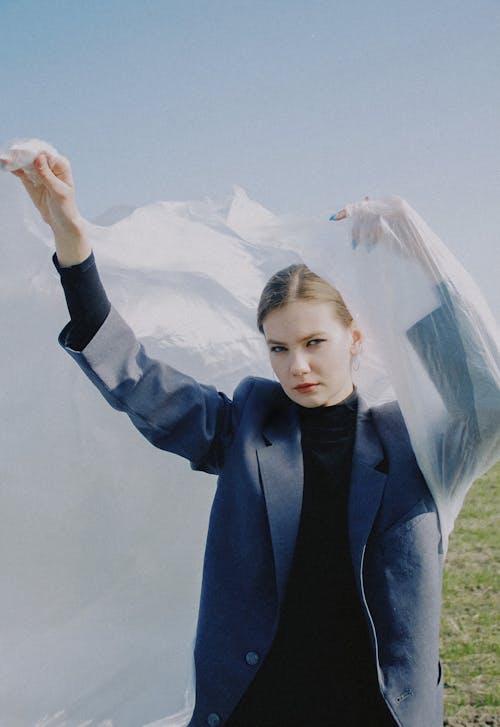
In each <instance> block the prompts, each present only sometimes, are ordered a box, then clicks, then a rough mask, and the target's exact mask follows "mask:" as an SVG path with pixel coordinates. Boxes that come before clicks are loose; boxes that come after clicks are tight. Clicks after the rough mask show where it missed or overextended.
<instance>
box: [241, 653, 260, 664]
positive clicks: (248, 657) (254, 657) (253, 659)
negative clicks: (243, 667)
mask: <svg viewBox="0 0 500 727" xmlns="http://www.w3.org/2000/svg"><path fill="white" fill-rule="evenodd" d="M245 661H246V663H247V664H248V666H256V665H257V664H258V663H259V661H260V656H259V655H258V654H257V652H256V651H249V652H248V653H247V654H245Z"/></svg>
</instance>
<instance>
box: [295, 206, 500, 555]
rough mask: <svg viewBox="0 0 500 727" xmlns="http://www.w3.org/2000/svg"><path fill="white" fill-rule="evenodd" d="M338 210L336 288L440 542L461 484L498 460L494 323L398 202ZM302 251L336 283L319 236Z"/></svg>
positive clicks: (446, 253) (499, 384) (498, 354)
mask: <svg viewBox="0 0 500 727" xmlns="http://www.w3.org/2000/svg"><path fill="white" fill-rule="evenodd" d="M346 212H347V216H348V220H349V222H350V225H349V227H350V231H351V245H350V249H349V248H344V251H343V259H342V261H341V263H339V261H338V260H337V269H338V266H339V265H340V267H342V268H343V270H344V272H345V271H350V273H351V275H350V277H345V279H344V281H343V283H339V287H340V288H341V290H342V292H343V294H344V297H345V298H346V300H347V303H348V306H349V307H350V308H351V310H352V311H355V313H356V317H357V320H358V323H359V325H360V327H361V329H362V330H364V331H365V332H366V333H367V336H366V338H367V345H366V347H365V348H366V349H368V350H369V349H370V348H371V349H372V352H373V351H374V349H375V347H376V350H377V354H378V356H379V359H378V360H380V362H381V363H382V365H383V367H384V369H385V372H386V374H387V376H388V378H389V380H390V383H391V385H392V387H393V389H394V393H395V398H397V400H398V402H399V404H400V407H401V410H402V413H403V416H404V419H405V423H406V425H407V427H408V430H409V433H410V438H411V442H412V446H413V449H414V452H415V455H416V457H417V461H418V463H419V466H420V468H421V470H422V472H423V474H424V476H425V478H426V481H427V483H428V486H429V489H430V490H431V492H432V494H433V497H434V499H435V501H436V504H437V507H438V511H439V515H440V520H441V529H442V534H443V545H444V548H445V549H446V547H447V542H448V537H449V534H450V532H451V530H452V529H453V524H454V521H455V518H456V516H457V515H458V512H459V511H460V508H461V506H462V503H463V500H464V497H465V495H466V493H467V491H468V489H469V487H470V486H471V484H472V482H473V481H474V479H476V478H477V477H479V476H480V475H481V474H483V473H484V472H485V471H486V470H487V469H488V468H489V467H491V466H492V465H493V464H494V463H495V462H496V461H497V460H498V458H499V457H500V368H499V367H500V349H499V334H498V326H497V324H496V322H495V320H494V318H493V315H492V313H491V311H490V310H489V308H488V305H487V303H486V301H485V300H484V297H483V296H482V294H481V292H480V291H479V289H478V287H477V285H476V284H475V282H474V281H473V280H472V278H471V277H470V275H469V274H468V273H467V272H466V270H464V268H463V266H462V265H461V264H460V263H459V261H458V260H457V259H456V257H455V256H454V255H453V254H452V253H451V252H450V250H449V249H448V248H447V247H446V246H445V245H444V244H443V242H442V241H441V240H440V239H439V238H438V237H437V235H436V234H435V233H434V232H433V231H432V230H431V229H430V228H429V226H428V225H427V224H426V222H425V221H424V220H423V219H422V218H421V217H420V216H419V215H418V214H417V212H416V211H415V210H414V209H412V208H411V207H410V205H409V204H408V203H407V202H405V201H404V200H402V199H400V198H398V197H393V198H388V199H384V200H364V201H362V202H359V203H355V204H351V205H348V206H347V207H346ZM334 224H335V223H334ZM301 253H302V255H303V257H304V259H305V260H306V262H307V261H309V262H310V266H311V267H312V268H315V267H316V268H317V269H320V270H322V271H323V273H322V274H323V275H324V277H326V278H329V279H331V282H337V283H338V277H335V275H334V276H333V278H332V275H331V272H330V271H331V267H330V266H329V265H328V257H329V253H328V248H327V246H326V245H325V244H324V243H323V244H319V245H317V246H316V250H314V251H312V252H311V251H310V250H309V251H308V249H307V247H305V248H304V247H303V248H302V249H301ZM381 398H384V397H381Z"/></svg>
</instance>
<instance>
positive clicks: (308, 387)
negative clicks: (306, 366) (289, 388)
mask: <svg viewBox="0 0 500 727" xmlns="http://www.w3.org/2000/svg"><path fill="white" fill-rule="evenodd" d="M317 386H318V384H299V385H298V386H295V387H294V389H295V391H298V392H299V394H307V393H308V392H310V391H314V390H315V389H316V387H317Z"/></svg>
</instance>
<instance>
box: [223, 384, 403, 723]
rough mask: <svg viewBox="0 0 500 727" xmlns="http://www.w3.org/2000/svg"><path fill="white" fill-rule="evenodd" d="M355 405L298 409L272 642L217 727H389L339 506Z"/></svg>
mask: <svg viewBox="0 0 500 727" xmlns="http://www.w3.org/2000/svg"><path fill="white" fill-rule="evenodd" d="M357 407H358V400H357V394H356V392H353V393H352V394H351V395H350V396H349V397H348V398H347V399H345V400H344V401H343V402H341V403H339V404H335V405H334V406H328V407H318V408H314V409H309V408H304V407H298V413H299V420H300V427H301V434H302V452H303V458H304V494H303V501H302V512H301V519H300V526H299V533H298V537H297V543H296V548H295V555H294V560H293V564H292V569H291V573H290V577H289V581H288V585H287V591H286V595H285V599H284V603H283V606H282V610H281V614H280V621H279V625H278V630H277V633H276V637H275V639H274V642H273V645H272V647H271V650H270V652H269V654H268V656H267V658H266V659H265V661H264V663H263V664H262V666H261V668H260V670H259V671H258V672H257V675H256V677H255V679H254V680H253V682H252V684H251V685H250V687H249V689H248V690H247V692H246V693H245V695H244V696H243V699H242V700H241V701H240V703H239V704H238V706H237V707H236V709H235V711H234V712H233V714H232V715H231V717H230V718H229V720H228V722H227V723H226V725H227V727H285V726H286V727H327V726H328V727H333V726H336V725H339V727H340V726H341V727H358V726H359V727H361V726H363V727H364V726H365V725H370V727H390V726H391V727H392V726H393V725H394V721H393V719H392V717H391V716H390V713H389V711H388V709H387V706H386V704H385V702H384V700H383V699H382V697H381V695H380V691H379V687H378V680H377V671H376V665H375V657H374V654H373V648H372V646H371V643H370V637H369V632H368V627H367V623H366V620H365V616H364V614H363V611H362V607H361V602H360V596H359V594H358V592H357V588H356V583H355V581H354V572H353V567H352V561H351V557H350V552H349V541H348V534H347V508H348V497H349V484H350V479H351V466H352V455H353V448H354V439H355V431H356V416H357Z"/></svg>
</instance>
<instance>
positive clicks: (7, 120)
mask: <svg viewBox="0 0 500 727" xmlns="http://www.w3.org/2000/svg"><path fill="white" fill-rule="evenodd" d="M0 32H1V38H2V44H1V47H0V89H1V108H2V112H1V115H0V143H4V142H6V141H8V140H10V139H11V138H13V137H31V136H36V137H39V138H42V139H47V140H48V141H50V142H52V143H53V144H54V145H55V146H56V147H57V148H59V149H60V150H61V151H62V152H63V153H64V154H65V155H67V156H68V157H69V158H70V160H71V162H72V165H73V169H74V175H75V179H76V182H77V188H78V198H79V203H80V207H81V209H82V212H83V213H84V214H85V215H86V216H88V217H90V218H92V217H95V216H97V215H98V214H99V213H101V212H102V211H104V210H105V209H106V208H108V207H110V206H112V205H115V204H133V205H140V204H144V203H147V202H151V201H155V200H159V199H199V198H204V197H206V196H209V197H225V196H227V195H229V194H230V193H231V190H232V187H233V185H234V184H239V185H241V186H243V187H244V188H245V189H246V190H247V191H248V193H249V194H250V195H251V196H252V197H254V198H255V199H257V200H258V201H260V202H261V203H262V204H264V205H266V206H267V207H269V208H270V209H272V210H273V211H277V212H292V213H300V214H305V215H317V214H327V213H329V212H330V211H333V210H335V209H337V208H338V207H340V206H342V204H343V203H345V202H347V201H352V200H354V199H358V198H360V197H361V196H363V195H365V194H369V195H370V196H377V195H381V194H391V193H396V194H400V195H402V196H404V197H406V198H407V199H408V201H409V202H410V203H411V204H412V205H413V206H414V207H416V208H417V210H418V211H419V212H421V214H422V215H423V216H424V218H425V219H427V221H428V222H429V223H430V224H431V226H433V227H434V228H435V229H436V231H437V232H438V233H439V234H440V235H441V237H443V238H444V239H445V241H446V242H448V243H449V244H450V246H451V247H452V248H453V249H454V250H455V251H456V252H457V253H458V255H459V257H460V258H461V259H462V261H463V262H464V263H465V265H466V267H467V268H468V269H469V270H470V271H471V272H472V273H473V275H475V277H476V278H477V279H478V281H479V282H480V284H481V285H482V286H483V288H484V290H485V292H486V294H487V297H488V299H489V301H490V303H492V304H493V305H495V304H498V301H499V293H498V287H499V286H498V278H499V269H498V268H499V263H498V261H499V255H498V247H499V246H498V242H499V237H500V233H499V230H500V204H499V202H500V145H499V135H500V131H499V130H500V81H499V77H500V73H499V69H500V2H499V0H419V2H408V1H407V0H398V1H396V0H383V1H382V0H379V1H378V2H377V0H371V1H368V0H340V1H339V2H334V1H333V0H330V1H327V0H301V1H299V0H140V1H139V0H0ZM14 181H15V182H16V183H17V181H16V180H14Z"/></svg>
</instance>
